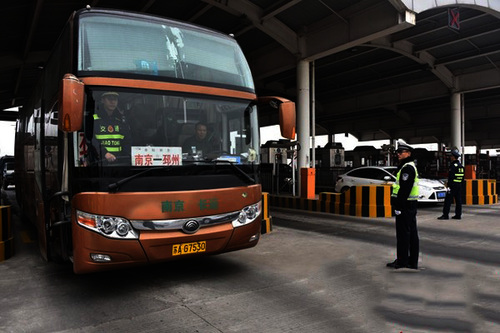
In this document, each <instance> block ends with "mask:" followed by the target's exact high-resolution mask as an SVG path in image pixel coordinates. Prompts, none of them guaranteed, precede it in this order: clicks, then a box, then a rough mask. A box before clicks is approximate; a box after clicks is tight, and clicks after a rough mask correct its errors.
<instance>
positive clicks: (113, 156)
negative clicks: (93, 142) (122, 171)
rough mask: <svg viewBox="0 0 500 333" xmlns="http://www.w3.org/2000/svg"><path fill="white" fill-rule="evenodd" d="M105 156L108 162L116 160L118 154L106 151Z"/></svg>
mask: <svg viewBox="0 0 500 333" xmlns="http://www.w3.org/2000/svg"><path fill="white" fill-rule="evenodd" d="M104 157H105V158H106V160H107V161H108V162H114V161H116V156H115V155H113V154H111V153H106V155H104Z"/></svg>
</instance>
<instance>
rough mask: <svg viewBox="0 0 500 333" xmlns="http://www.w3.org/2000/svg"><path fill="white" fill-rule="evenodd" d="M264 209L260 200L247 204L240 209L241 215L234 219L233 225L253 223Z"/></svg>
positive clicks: (239, 225)
mask: <svg viewBox="0 0 500 333" xmlns="http://www.w3.org/2000/svg"><path fill="white" fill-rule="evenodd" d="M261 209H262V203H261V202H260V201H259V202H257V203H256V204H253V205H250V206H246V207H245V208H243V209H242V210H241V211H240V215H239V216H238V218H237V219H236V220H234V221H233V227H235V228H237V227H241V226H243V225H246V224H249V223H252V222H253V221H255V219H256V218H257V217H259V215H260V212H261Z"/></svg>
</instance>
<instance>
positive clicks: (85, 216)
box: [76, 210, 139, 239]
mask: <svg viewBox="0 0 500 333" xmlns="http://www.w3.org/2000/svg"><path fill="white" fill-rule="evenodd" d="M76 221H77V222H78V224H79V225H81V226H82V227H85V228H87V229H90V230H92V231H95V232H97V233H99V234H101V235H103V236H106V237H109V238H118V239H138V238H139V233H138V232H137V231H135V230H134V229H132V226H131V225H130V222H129V221H128V220H127V219H124V218H122V217H116V216H103V215H95V214H89V213H85V212H82V211H79V210H77V211H76Z"/></svg>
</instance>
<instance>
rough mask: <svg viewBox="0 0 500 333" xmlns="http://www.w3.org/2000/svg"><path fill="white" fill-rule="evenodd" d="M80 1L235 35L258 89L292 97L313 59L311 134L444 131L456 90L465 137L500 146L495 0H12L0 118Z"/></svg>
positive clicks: (267, 119) (26, 90) (438, 135)
mask: <svg viewBox="0 0 500 333" xmlns="http://www.w3.org/2000/svg"><path fill="white" fill-rule="evenodd" d="M86 5H90V6H91V7H104V8H117V9H123V10H129V11H138V12H145V13H149V14H154V15H158V16H164V17H169V18H174V19H179V20H183V21H189V22H192V23H195V24H199V25H202V26H207V27H209V28H213V29H216V30H219V31H221V32H223V33H227V34H233V35H234V37H235V39H236V40H237V41H238V43H239V44H240V45H241V47H242V49H243V51H244V53H245V55H246V57H247V58H248V60H249V62H250V67H251V69H252V72H253V75H254V79H255V83H256V89H257V93H258V94H259V95H281V96H284V97H287V98H289V99H291V100H296V98H297V91H298V89H297V85H298V79H297V76H298V74H297V64H298V62H299V61H304V60H305V61H307V62H308V63H310V64H313V65H314V66H313V67H312V66H311V68H314V69H313V70H311V73H313V80H311V91H313V92H314V94H313V95H312V96H313V100H314V102H315V120H316V135H320V134H337V133H352V134H353V135H355V136H356V137H357V138H358V139H359V140H362V141H363V140H376V139H392V138H403V139H405V140H406V141H407V142H408V143H426V142H449V141H450V135H451V133H450V122H451V119H450V118H451V114H452V113H451V112H450V96H451V95H452V94H456V93H459V94H460V97H461V101H462V103H461V107H462V108H463V110H464V112H463V119H462V120H461V121H462V122H463V129H464V131H465V132H464V138H465V144H466V145H478V146H480V147H481V148H492V147H499V146H500V131H499V130H498V126H499V124H500V69H499V66H500V2H499V1H488V0H291V1H275V0H224V1H220V0H174V1H161V0H138V1H116V0H91V1H80V0H64V1H62V0H31V1H30V0H15V1H14V0H8V1H5V3H3V6H2V10H1V11H0V25H1V31H2V33H1V34H0V47H1V51H0V120H15V118H16V117H17V113H16V112H15V111H5V110H6V109H8V108H11V107H15V106H22V105H23V104H24V103H25V102H26V100H27V99H28V98H29V96H30V93H31V92H32V91H33V88H34V86H35V84H36V82H37V79H38V78H39V76H40V73H41V69H42V68H43V67H44V65H45V62H46V61H47V59H48V57H49V55H50V51H51V49H52V47H53V46H54V44H55V42H56V40H57V38H58V35H59V33H60V32H61V31H62V28H63V26H64V24H65V23H66V21H67V19H68V18H69V16H70V14H71V13H72V12H73V11H75V10H78V9H81V8H84V7H85V6H86ZM260 120H261V125H263V126H265V125H269V124H275V123H277V122H278V120H277V119H276V118H275V117H274V115H271V113H269V114H261V119H260Z"/></svg>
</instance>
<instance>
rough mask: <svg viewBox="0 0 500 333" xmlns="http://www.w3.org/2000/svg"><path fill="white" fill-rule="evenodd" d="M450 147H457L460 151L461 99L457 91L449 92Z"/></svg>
mask: <svg viewBox="0 0 500 333" xmlns="http://www.w3.org/2000/svg"><path fill="white" fill-rule="evenodd" d="M450 104H451V114H450V118H451V121H450V148H453V147H457V148H458V150H459V151H460V152H461V151H462V99H461V96H460V94H459V93H453V94H451V98H450Z"/></svg>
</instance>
